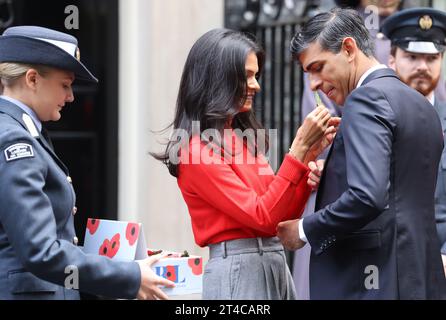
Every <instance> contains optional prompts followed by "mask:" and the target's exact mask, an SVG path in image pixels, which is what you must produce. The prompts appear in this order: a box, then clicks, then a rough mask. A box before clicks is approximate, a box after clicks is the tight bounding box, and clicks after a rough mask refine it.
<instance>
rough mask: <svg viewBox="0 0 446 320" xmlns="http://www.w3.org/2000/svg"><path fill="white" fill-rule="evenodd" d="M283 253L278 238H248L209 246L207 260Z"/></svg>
mask: <svg viewBox="0 0 446 320" xmlns="http://www.w3.org/2000/svg"><path fill="white" fill-rule="evenodd" d="M273 251H283V246H282V244H281V243H280V240H279V238H277V237H272V238H249V239H236V240H228V241H222V242H219V243H214V244H210V245H209V258H210V259H212V258H217V257H223V258H226V257H227V256H231V255H238V254H244V253H257V252H258V253H259V254H260V255H263V253H264V252H273Z"/></svg>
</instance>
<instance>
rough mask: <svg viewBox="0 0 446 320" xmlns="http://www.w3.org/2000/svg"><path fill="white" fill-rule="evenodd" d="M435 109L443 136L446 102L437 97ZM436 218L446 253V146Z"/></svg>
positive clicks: (436, 192) (437, 195)
mask: <svg viewBox="0 0 446 320" xmlns="http://www.w3.org/2000/svg"><path fill="white" fill-rule="evenodd" d="M434 107H435V110H436V111H437V113H438V116H439V117H440V121H441V127H442V128H443V137H444V138H446V137H445V136H444V134H445V132H446V103H444V102H440V101H438V99H435V104H434ZM435 220H436V221H437V232H438V237H439V238H440V243H441V253H442V254H446V148H445V149H443V154H442V155H441V160H440V166H439V168H438V178H437V188H436V189H435Z"/></svg>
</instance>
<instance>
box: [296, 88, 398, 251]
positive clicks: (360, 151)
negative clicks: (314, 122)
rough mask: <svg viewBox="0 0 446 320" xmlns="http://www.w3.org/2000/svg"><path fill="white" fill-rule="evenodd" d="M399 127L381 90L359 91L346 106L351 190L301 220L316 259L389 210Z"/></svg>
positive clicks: (344, 127) (344, 128) (344, 131)
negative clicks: (395, 131) (395, 135)
mask: <svg viewBox="0 0 446 320" xmlns="http://www.w3.org/2000/svg"><path fill="white" fill-rule="evenodd" d="M395 126H396V125H395V115H394V113H393V110H392V108H391V107H390V105H389V103H388V101H387V99H386V98H385V96H384V94H383V93H381V92H380V91H379V90H377V89H374V88H371V87H360V88H358V89H356V90H355V91H354V92H353V93H352V95H351V96H350V97H349V98H348V100H347V101H346V104H345V110H344V113H343V120H342V134H343V141H344V147H345V153H346V157H345V158H346V162H347V163H346V168H347V183H348V189H347V190H346V191H345V192H344V193H343V194H342V195H341V196H340V197H339V198H338V199H337V200H336V201H335V202H333V203H331V204H329V205H328V206H326V207H325V208H323V209H321V210H319V211H318V212H316V213H315V214H313V215H311V216H308V217H306V218H305V219H304V220H303V228H304V232H305V234H306V236H307V239H308V241H309V243H310V245H311V247H312V250H314V252H315V253H316V254H321V253H322V252H323V251H324V250H325V249H326V246H327V239H329V240H330V239H336V238H342V237H343V236H344V235H345V234H346V233H349V232H352V231H355V230H359V229H361V228H362V227H364V226H365V225H367V224H368V223H369V222H370V221H372V220H374V219H375V218H376V217H377V216H378V215H379V214H380V213H381V212H382V211H384V210H385V208H386V207H387V206H388V201H389V187H390V161H391V153H392V141H393V137H394V130H395ZM329 243H331V241H329Z"/></svg>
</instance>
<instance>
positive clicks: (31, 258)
mask: <svg viewBox="0 0 446 320" xmlns="http://www.w3.org/2000/svg"><path fill="white" fill-rule="evenodd" d="M22 107H23V106H22ZM32 116H34V115H32V114H31V115H30V114H28V113H27V112H25V111H24V110H23V109H22V108H20V107H18V106H17V105H16V104H14V103H12V102H11V101H7V100H5V99H2V98H0V182H1V183H0V299H79V291H77V290H72V289H70V288H72V287H70V286H68V287H67V282H66V281H67V278H68V276H70V275H72V274H73V273H74V271H73V270H74V269H73V268H75V269H76V271H77V273H78V275H79V277H78V281H79V282H78V283H79V290H80V291H83V292H88V293H91V294H97V295H103V296H108V297H116V298H135V297H136V294H137V292H138V289H139V287H140V280H141V279H140V269H139V266H138V264H137V263H136V262H124V261H120V262H118V261H113V260H111V259H108V258H106V257H102V256H96V255H86V254H84V253H83V252H82V250H81V249H80V248H79V247H77V246H76V244H77V243H76V242H77V238H76V235H75V230H74V222H73V219H74V213H75V202H76V197H75V193H74V190H73V185H72V179H71V177H70V176H69V172H68V169H67V168H66V167H65V165H64V164H63V163H62V161H61V160H60V159H59V158H58V157H57V155H56V154H55V153H54V151H53V150H52V148H51V146H50V145H49V143H48V141H46V140H45V139H44V137H43V136H42V134H41V133H40V131H39V130H38V128H37V127H36V120H35V119H34V120H33V119H32ZM37 124H39V123H38V121H37Z"/></svg>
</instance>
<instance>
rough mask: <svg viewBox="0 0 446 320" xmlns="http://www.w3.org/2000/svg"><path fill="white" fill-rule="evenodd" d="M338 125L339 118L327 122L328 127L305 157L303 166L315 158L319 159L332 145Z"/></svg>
mask: <svg viewBox="0 0 446 320" xmlns="http://www.w3.org/2000/svg"><path fill="white" fill-rule="evenodd" d="M340 123H341V118H339V117H332V118H331V119H330V120H329V121H328V126H329V127H328V128H327V129H326V130H325V133H324V135H323V136H322V137H321V138H320V139H319V140H318V141H316V142H315V143H314V144H313V145H312V146H311V148H310V149H309V150H308V152H307V154H306V155H305V159H304V161H303V162H304V163H305V164H308V163H309V162H310V161H315V160H316V159H317V157H319V156H320V154H321V153H322V152H323V151H324V150H325V149H326V148H327V147H328V146H329V145H331V144H332V142H333V140H334V138H335V136H336V132H337V130H338V127H339V124H340Z"/></svg>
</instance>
